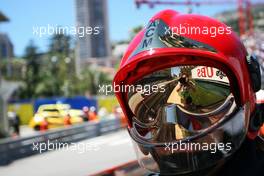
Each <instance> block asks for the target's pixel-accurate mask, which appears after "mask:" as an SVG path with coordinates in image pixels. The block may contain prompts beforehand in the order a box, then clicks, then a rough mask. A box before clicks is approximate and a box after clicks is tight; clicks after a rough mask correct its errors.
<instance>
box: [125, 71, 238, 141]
mask: <svg viewBox="0 0 264 176" xmlns="http://www.w3.org/2000/svg"><path fill="white" fill-rule="evenodd" d="M134 87H136V88H134V89H133V90H129V93H128V104H129V107H130V109H131V111H132V112H133V114H134V117H133V119H132V124H133V128H135V129H136V132H137V133H138V135H139V136H140V138H142V139H143V140H146V141H149V142H152V143H159V142H168V141H175V140H181V139H184V138H187V137H190V136H194V135H196V134H198V133H200V132H201V131H202V130H206V129H208V128H210V127H211V126H213V125H214V124H216V123H217V122H218V121H219V120H221V119H222V118H223V117H224V116H225V114H227V113H228V111H229V110H230V108H231V106H232V104H234V103H235V101H234V97H233V95H232V93H231V92H230V84H229V80H228V78H227V76H226V75H225V74H224V73H223V72H222V71H220V70H219V69H217V68H213V67H206V66H178V67H172V68H168V69H165V70H161V71H157V72H154V73H152V74H150V75H147V76H145V77H143V78H142V79H141V80H139V81H138V82H136V83H135V85H134Z"/></svg>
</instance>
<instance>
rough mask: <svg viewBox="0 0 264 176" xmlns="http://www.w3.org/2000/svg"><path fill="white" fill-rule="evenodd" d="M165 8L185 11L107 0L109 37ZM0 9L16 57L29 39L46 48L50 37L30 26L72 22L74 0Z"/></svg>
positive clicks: (16, 1)
mask: <svg viewBox="0 0 264 176" xmlns="http://www.w3.org/2000/svg"><path fill="white" fill-rule="evenodd" d="M181 1H183V0H181ZM200 1H201V0H200ZM168 8H170V9H174V10H177V11H179V12H187V7H186V6H156V7H155V8H153V9H151V8H149V7H148V6H146V5H144V6H142V7H141V8H140V9H137V8H136V6H135V4H134V1H133V0H108V15H109V16H108V18H109V30H110V40H111V41H118V40H122V39H127V38H128V37H129V35H128V34H129V31H130V29H131V28H133V27H135V26H138V25H145V24H146V23H147V21H148V20H149V19H150V18H151V16H153V15H154V14H155V13H156V12H158V11H160V10H163V9H168ZM235 8H236V5H235V4H230V5H228V4H226V5H218V6H216V5H213V6H200V7H193V12H194V13H199V14H203V15H208V16H213V15H214V14H215V13H218V12H221V11H223V10H228V9H235ZM0 11H2V12H3V13H4V14H5V15H6V16H8V17H9V19H10V22H8V23H2V24H1V25H0V32H3V33H7V34H8V35H9V37H10V38H11V40H12V42H13V44H14V47H15V54H16V55H18V56H21V55H23V54H24V49H25V47H26V46H27V44H28V43H29V41H30V40H31V39H32V40H33V41H34V42H35V44H36V45H37V46H38V47H39V51H46V49H47V47H48V40H49V37H50V36H45V37H39V36H36V35H33V26H46V25H48V24H50V25H54V26H55V25H59V26H74V25H75V2H74V0H1V4H0Z"/></svg>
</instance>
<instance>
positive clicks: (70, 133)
mask: <svg viewBox="0 0 264 176" xmlns="http://www.w3.org/2000/svg"><path fill="white" fill-rule="evenodd" d="M120 128H121V124H120V119H118V118H115V119H108V120H103V121H101V122H87V123H83V124H78V125H73V126H69V127H66V128H63V129H56V130H52V131H47V132H40V133H39V134H36V135H33V136H30V137H23V138H17V139H11V138H7V139H3V140H0V165H7V164H9V163H10V162H12V161H14V160H16V159H19V158H24V157H27V156H31V155H34V154H39V153H40V152H39V151H37V150H34V149H33V148H34V145H33V144H36V143H47V142H48V141H49V142H50V143H54V144H56V143H71V142H78V141H81V140H84V139H89V138H93V137H96V136H100V135H102V134H105V133H108V132H112V131H116V130H118V129H120Z"/></svg>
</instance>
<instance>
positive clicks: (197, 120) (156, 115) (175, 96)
mask: <svg viewBox="0 0 264 176" xmlns="http://www.w3.org/2000/svg"><path fill="white" fill-rule="evenodd" d="M260 78H261V77H260V72H259V66H258V64H257V62H256V60H255V58H254V57H251V56H247V52H246V49H245V47H244V45H243V44H242V43H241V41H240V40H239V37H238V36H237V35H236V34H235V33H234V32H232V31H231V29H230V27H228V26H226V25H225V24H223V23H221V22H219V21H217V20H215V19H212V18H209V17H205V16H201V15H193V14H179V13H177V12H175V11H173V10H165V11H161V12H160V13H158V14H157V15H155V16H154V17H153V18H151V20H150V22H149V23H148V25H147V26H146V27H145V28H144V29H142V30H141V31H140V32H139V33H138V34H137V35H136V37H135V38H134V39H133V40H132V41H131V43H130V45H129V47H128V49H127V51H126V53H125V55H124V57H123V58H122V61H121V64H120V68H119V70H118V72H117V73H116V76H115V78H114V80H113V86H114V90H115V94H116V97H117V99H118V101H119V103H120V105H121V107H122V109H123V111H124V113H125V115H126V117H127V120H128V130H129V133H130V135H131V137H132V138H133V141H135V148H136V151H137V152H138V159H139V161H140V164H141V165H142V166H143V167H145V168H147V169H149V170H151V171H154V172H161V173H163V174H169V173H170V174H177V173H188V172H194V171H198V170H203V169H205V168H208V167H213V166H214V165H216V164H217V163H218V162H219V161H221V160H222V159H224V158H226V157H228V156H230V155H231V154H232V153H234V151H236V150H237V149H238V148H239V146H240V145H241V143H242V141H243V140H244V138H245V135H246V134H248V136H249V137H251V138H254V137H255V135H256V134H257V132H256V131H257V129H258V127H259V124H258V123H257V122H258V121H259V119H258V118H255V117H256V115H255V114H256V105H255V92H256V91H257V90H259V89H260ZM138 85H140V86H141V89H140V90H139V89H138ZM131 86H134V87H136V88H134V87H133V89H132V88H131ZM144 86H145V87H146V86H148V91H147V93H146V89H144ZM153 86H155V90H154V89H152V88H153ZM142 87H143V88H142ZM150 87H151V88H150ZM149 90H150V91H149ZM186 119H187V120H186ZM216 119H217V120H216ZM249 126H250V127H249ZM183 143H184V144H185V148H184V150H181V149H180V147H179V146H180V144H183ZM191 143H198V144H199V145H202V144H203V143H206V144H208V145H213V144H215V145H218V144H220V143H221V145H223V146H225V147H227V148H229V149H230V150H227V149H226V148H225V150H219V148H218V150H217V151H216V152H215V153H212V152H208V151H207V152H206V151H203V149H202V147H201V146H200V147H198V148H195V149H194V148H191V149H190V148H189V147H188V148H186V146H187V145H188V144H191ZM194 145H195V144H194ZM176 146H177V149H176ZM196 147H197V146H196ZM172 151H173V152H172Z"/></svg>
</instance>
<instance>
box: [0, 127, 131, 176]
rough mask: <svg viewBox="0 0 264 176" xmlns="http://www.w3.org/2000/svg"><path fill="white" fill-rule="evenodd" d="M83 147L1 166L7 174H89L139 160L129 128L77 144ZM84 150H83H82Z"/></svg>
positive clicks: (36, 175) (44, 154)
mask: <svg viewBox="0 0 264 176" xmlns="http://www.w3.org/2000/svg"><path fill="white" fill-rule="evenodd" d="M76 145H79V146H83V145H86V146H92V147H90V148H89V149H88V150H86V151H85V152H83V150H56V151H50V152H46V153H42V154H39V155H34V156H31V157H28V158H24V159H20V160H17V161H14V162H13V163H11V164H9V165H7V166H2V167H0V175H4V176H21V175H26V176H73V175H74V176H86V175H90V174H93V173H97V172H99V171H102V170H106V169H108V168H112V167H115V166H117V165H121V164H123V163H126V162H129V161H132V160H135V159H136V156H135V153H134V150H133V146H132V142H131V140H130V137H129V136H128V133H127V131H126V130H120V131H117V132H114V133H110V134H106V135H104V136H100V137H96V138H93V139H88V140H84V141H81V142H78V143H76ZM82 152H83V153H82Z"/></svg>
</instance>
